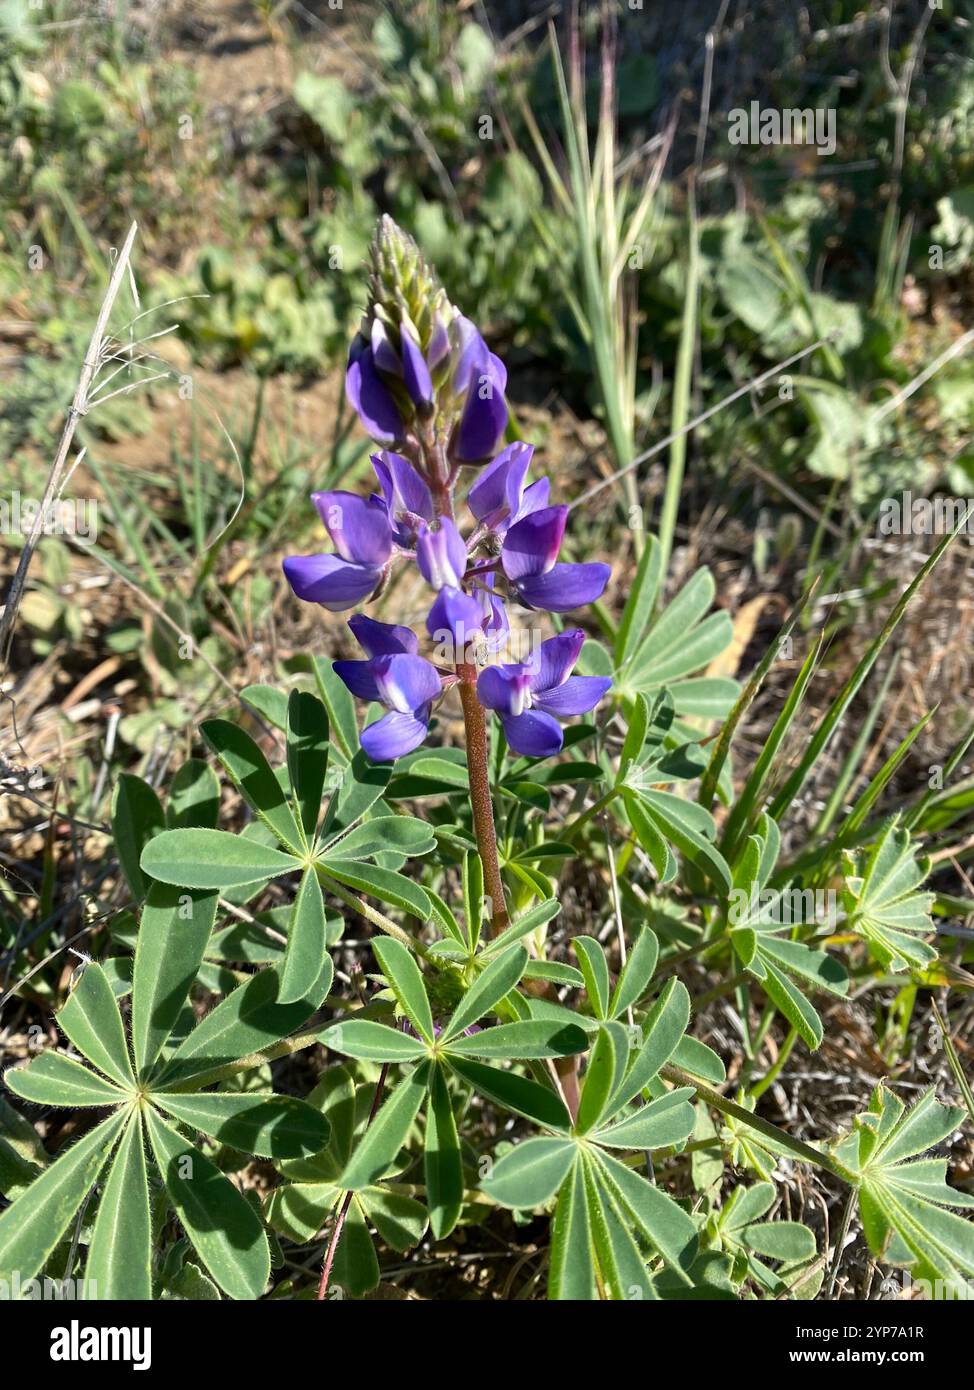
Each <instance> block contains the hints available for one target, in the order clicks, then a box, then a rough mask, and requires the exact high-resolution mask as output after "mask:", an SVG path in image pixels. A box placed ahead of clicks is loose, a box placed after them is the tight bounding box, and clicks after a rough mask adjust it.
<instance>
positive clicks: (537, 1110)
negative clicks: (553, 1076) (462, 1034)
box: [448, 1053, 571, 1133]
mask: <svg viewBox="0 0 974 1390" xmlns="http://www.w3.org/2000/svg"><path fill="white" fill-rule="evenodd" d="M448 1062H449V1065H450V1067H451V1068H452V1070H453V1071H455V1072H456V1074H457V1075H458V1076H459V1077H460V1078H461V1080H463V1081H466V1082H467V1083H468V1084H469V1085H470V1086H473V1087H474V1089H475V1090H477V1091H480V1093H481V1094H482V1095H485V1096H486V1097H487V1098H488V1100H492V1101H495V1102H496V1104H498V1105H502V1106H505V1107H506V1108H507V1109H508V1110H513V1111H515V1112H516V1113H517V1114H518V1115H524V1116H525V1118H526V1119H529V1120H534V1121H535V1122H536V1123H537V1124H539V1125H544V1126H545V1128H547V1129H553V1130H564V1131H565V1132H566V1133H567V1131H568V1130H569V1129H570V1128H571V1116H570V1115H569V1113H568V1111H567V1110H566V1109H565V1104H564V1101H563V1100H562V1099H561V1097H560V1096H558V1095H556V1094H555V1092H554V1091H551V1090H549V1089H548V1088H547V1087H546V1086H540V1085H539V1084H538V1082H537V1081H529V1080H528V1078H527V1077H524V1076H518V1075H517V1073H516V1072H513V1071H501V1070H500V1068H499V1067H488V1066H485V1065H484V1064H483V1063H482V1062H473V1061H471V1060H469V1058H466V1057H463V1058H461V1057H457V1056H454V1055H453V1054H452V1053H451V1054H449V1056H448Z"/></svg>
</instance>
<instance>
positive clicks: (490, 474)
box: [467, 443, 551, 536]
mask: <svg viewBox="0 0 974 1390" xmlns="http://www.w3.org/2000/svg"><path fill="white" fill-rule="evenodd" d="M533 453H534V446H533V445H531V444H521V443H517V444H509V445H508V446H507V448H506V449H503V450H502V451H501V453H499V454H498V455H497V457H496V458H495V459H494V461H493V463H489V464H488V465H487V467H486V468H485V469H484V470H483V472H482V473H481V474H480V476H479V477H478V479H477V481H476V482H475V483H474V485H473V487H472V488H471V489H470V491H469V493H468V494H467V506H468V507H469V508H470V510H471V511H472V512H473V514H474V516H475V517H476V518H477V520H478V521H479V522H480V524H481V526H483V527H485V528H486V529H487V530H488V531H493V532H494V534H495V535H498V536H503V535H504V534H505V533H506V532H507V530H508V528H509V527H510V526H512V525H513V524H514V522H516V521H520V519H521V518H522V517H524V516H528V515H529V514H530V513H531V512H536V511H539V510H540V509H541V508H542V507H547V505H548V494H549V492H550V490H551V488H550V484H549V482H548V479H547V478H541V479H539V480H538V482H536V483H532V484H531V486H530V487H527V488H526V487H525V483H526V481H527V474H528V467H529V465H530V463H531V456H532V454H533Z"/></svg>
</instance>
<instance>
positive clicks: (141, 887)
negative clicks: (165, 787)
mask: <svg viewBox="0 0 974 1390" xmlns="http://www.w3.org/2000/svg"><path fill="white" fill-rule="evenodd" d="M165 824H166V818H165V816H164V814H163V810H162V805H161V803H160V801H159V798H158V796H156V794H155V791H154V790H153V789H152V787H150V786H149V784H148V782H143V780H142V778H141V777H136V776H134V775H133V774H132V773H130V772H123V773H121V774H120V775H119V779H118V781H117V782H116V784H115V791H114V794H113V795H112V838H113V839H114V841H115V852H116V854H117V855H118V862H119V863H120V864H121V866H122V872H123V873H124V875H125V881H126V883H127V884H128V886H129V888H130V889H131V890H132V896H133V898H144V897H145V895H146V893H147V891H148V888H149V882H148V879H147V877H146V875H145V874H143V872H142V870H141V868H140V867H139V860H140V858H141V855H142V851H143V849H144V848H145V846H146V845H147V844H148V843H149V841H150V840H151V839H152V837H153V836H154V835H158V834H159V831H160V830H163V829H164V828H165Z"/></svg>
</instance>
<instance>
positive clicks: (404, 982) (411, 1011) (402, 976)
mask: <svg viewBox="0 0 974 1390" xmlns="http://www.w3.org/2000/svg"><path fill="white" fill-rule="evenodd" d="M372 950H373V951H374V953H375V957H376V959H377V960H378V962H379V965H380V966H381V968H382V973H383V975H384V976H385V977H386V979H387V980H388V982H389V987H390V989H391V990H392V992H393V994H394V995H395V996H396V999H397V1001H398V1003H399V1007H400V1008H401V1009H402V1011H403V1013H404V1014H405V1015H406V1017H407V1018H408V1019H409V1021H410V1023H411V1024H412V1025H413V1027H414V1028H415V1029H416V1032H417V1033H419V1035H420V1036H421V1037H423V1038H425V1039H426V1041H427V1042H428V1043H432V1041H433V1014H432V1011H431V1009H430V1001H429V996H428V995H427V993H426V985H425V984H424V982H423V976H422V974H421V972H420V969H419V966H418V965H417V964H416V962H415V960H414V959H413V957H412V956H411V955H410V954H409V952H408V951H407V950H406V948H405V946H403V945H402V943H401V942H399V941H387V940H377V941H373V943H372Z"/></svg>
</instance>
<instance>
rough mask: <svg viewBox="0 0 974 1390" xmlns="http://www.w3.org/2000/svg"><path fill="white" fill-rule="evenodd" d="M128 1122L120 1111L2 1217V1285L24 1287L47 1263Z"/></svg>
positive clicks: (63, 1157)
mask: <svg viewBox="0 0 974 1390" xmlns="http://www.w3.org/2000/svg"><path fill="white" fill-rule="evenodd" d="M124 1123H125V1115H124V1112H123V1111H121V1110H118V1111H116V1112H115V1114H114V1115H110V1116H109V1117H108V1119H107V1120H103V1121H102V1123H101V1124H100V1125H97V1126H96V1127H95V1128H94V1129H92V1130H89V1132H88V1133H87V1134H86V1135H85V1136H84V1138H83V1139H79V1140H78V1142H77V1143H76V1144H72V1145H71V1146H70V1147H69V1148H67V1149H66V1150H65V1151H64V1152H63V1153H61V1154H59V1155H58V1157H57V1159H55V1161H54V1162H53V1163H52V1164H51V1165H50V1167H48V1168H45V1169H44V1171H43V1172H42V1173H41V1174H40V1176H39V1177H38V1178H36V1179H35V1180H34V1182H32V1183H31V1185H30V1187H29V1188H28V1189H27V1191H29V1193H30V1196H29V1198H27V1199H26V1200H25V1198H24V1197H23V1196H22V1197H20V1198H18V1200H17V1201H16V1202H14V1203H12V1204H11V1205H10V1206H9V1207H8V1208H7V1210H6V1211H5V1212H3V1213H0V1280H3V1281H5V1282H6V1284H7V1287H8V1288H9V1287H10V1285H11V1283H12V1280H13V1277H14V1274H15V1273H16V1274H18V1275H19V1277H20V1282H21V1287H23V1285H24V1284H25V1283H26V1282H27V1280H28V1279H33V1278H34V1276H35V1275H36V1274H38V1273H39V1272H40V1270H42V1269H43V1267H44V1265H45V1264H46V1263H47V1260H48V1258H49V1257H50V1255H51V1252H52V1251H53V1250H54V1248H55V1246H56V1245H57V1244H58V1242H59V1241H60V1239H61V1237H62V1236H63V1235H64V1232H65V1231H66V1230H67V1228H68V1223H69V1222H70V1221H71V1219H72V1217H73V1216H74V1215H75V1214H76V1212H77V1210H78V1208H79V1207H80V1206H81V1203H82V1202H83V1201H84V1199H85V1197H86V1196H87V1194H88V1192H89V1191H90V1189H91V1187H92V1186H93V1184H94V1183H95V1182H96V1181H97V1178H98V1174H99V1173H100V1172H101V1170H102V1168H104V1166H105V1164H106V1163H107V1162H108V1158H109V1155H110V1154H111V1151H112V1148H113V1146H114V1144H115V1140H116V1139H117V1138H118V1135H119V1132H120V1131H121V1128H122V1126H123V1124H124Z"/></svg>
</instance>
